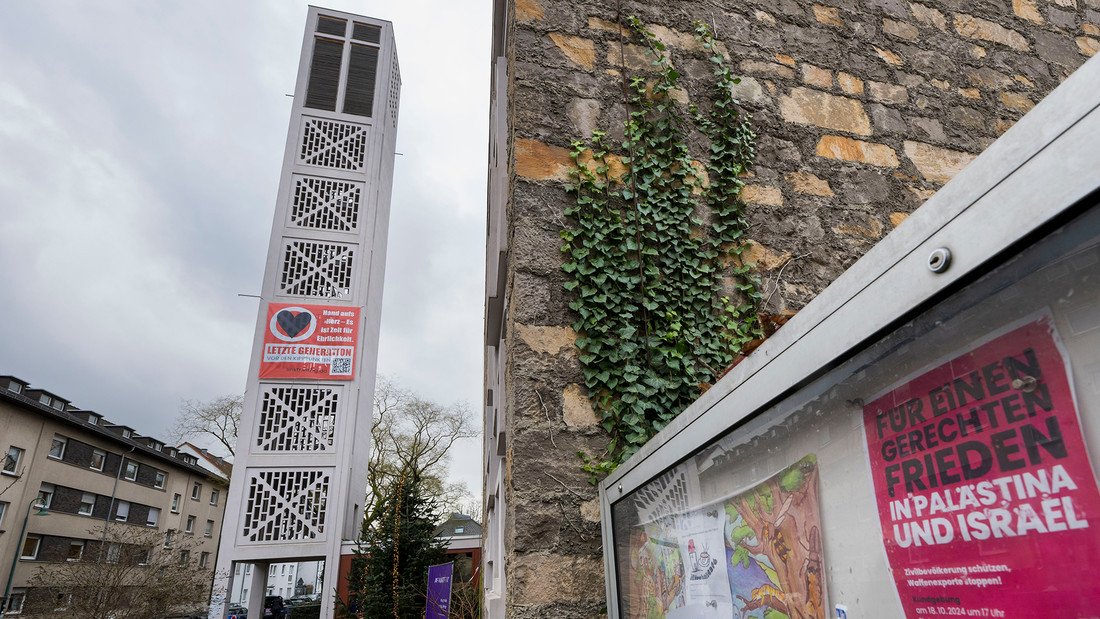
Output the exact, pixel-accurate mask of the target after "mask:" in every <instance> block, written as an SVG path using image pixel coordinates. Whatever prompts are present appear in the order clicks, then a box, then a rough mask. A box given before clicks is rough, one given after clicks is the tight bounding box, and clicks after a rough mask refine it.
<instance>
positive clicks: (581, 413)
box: [562, 383, 600, 428]
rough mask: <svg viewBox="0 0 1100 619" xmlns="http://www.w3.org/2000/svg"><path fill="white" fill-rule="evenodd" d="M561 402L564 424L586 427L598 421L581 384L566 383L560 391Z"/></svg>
mask: <svg viewBox="0 0 1100 619" xmlns="http://www.w3.org/2000/svg"><path fill="white" fill-rule="evenodd" d="M562 402H563V403H562V419H563V420H564V421H565V425H567V426H570V427H574V428H576V427H581V428H586V427H591V426H594V425H597V424H599V423H600V420H599V418H598V417H596V411H595V410H593V408H592V401H591V400H589V399H588V394H587V392H586V391H585V389H584V387H583V386H581V385H578V384H575V383H574V384H570V385H566V387H565V391H563V392H562Z"/></svg>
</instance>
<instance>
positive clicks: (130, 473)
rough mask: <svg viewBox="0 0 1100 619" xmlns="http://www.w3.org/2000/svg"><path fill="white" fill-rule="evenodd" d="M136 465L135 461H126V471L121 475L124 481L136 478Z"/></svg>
mask: <svg viewBox="0 0 1100 619" xmlns="http://www.w3.org/2000/svg"><path fill="white" fill-rule="evenodd" d="M137 472H138V465H137V462H127V463H126V472H125V473H124V474H123V475H122V478H123V479H125V480H126V481H134V480H135V479H137Z"/></svg>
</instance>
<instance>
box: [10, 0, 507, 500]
mask: <svg viewBox="0 0 1100 619" xmlns="http://www.w3.org/2000/svg"><path fill="white" fill-rule="evenodd" d="M325 6H326V7H328V8H333V9H338V10H343V11H348V12H353V13H359V14H363V15H368V16H371V17H376V18H379V19H386V20H389V21H392V22H393V23H394V31H395V36H396V39H397V50H398V57H399V59H400V64H401V74H402V82H403V84H402V91H401V112H400V126H399V128H398V140H397V151H398V152H399V153H404V155H403V156H399V157H397V162H396V171H395V176H394V185H393V202H392V207H391V220H390V232H389V256H388V259H387V261H388V264H387V272H386V284H385V299H384V302H383V313H382V336H381V350H380V352H379V371H380V372H381V373H382V374H384V375H386V376H388V377H389V378H391V379H393V380H395V381H396V382H398V383H400V384H402V385H404V386H407V387H410V388H412V389H413V390H415V391H417V392H419V393H420V394H421V395H423V396H424V397H427V398H429V399H433V400H436V401H438V402H443V403H450V402H454V401H458V400H465V401H467V402H468V403H469V404H470V405H471V408H472V409H473V410H475V411H478V410H480V407H481V386H482V373H481V367H482V345H481V341H482V302H483V291H484V247H485V178H486V171H485V170H486V142H487V128H486V127H487V118H488V90H489V60H490V57H489V56H490V48H489V46H490V36H491V6H490V2H489V0H459V1H454V0H451V1H442V0H431V1H429V0H399V1H394V0H388V1H375V0H362V1H359V2H348V1H336V0H333V1H331V2H327V3H325ZM306 9H307V3H305V2H298V1H293V2H292V1H289V0H271V1H269V2H259V1H248V2H246V1H238V2H225V1H222V0H177V1H172V2H169V1H163V2H161V1H150V0H130V1H124V0H104V1H98V2H87V1H61V0H50V1H48V2H46V1H41V0H4V1H3V2H0V307H2V308H3V309H2V319H0V324H2V325H3V328H2V329H0V374H12V375H15V376H18V377H20V378H22V379H24V380H27V381H29V382H30V383H32V385H33V386H34V387H39V388H43V389H46V390H49V391H52V392H54V393H56V394H57V395H60V396H62V397H65V398H68V399H70V400H72V401H73V403H74V404H75V405H77V406H80V407H81V408H85V409H91V410H95V411H96V412H99V413H100V414H103V415H105V416H106V417H107V418H108V419H110V420H112V421H114V422H117V423H123V424H126V425H130V426H132V427H133V428H135V429H136V430H137V431H138V432H140V433H142V434H145V435H150V436H158V437H162V436H164V434H165V433H166V430H167V429H168V428H169V427H170V426H171V423H172V421H173V419H174V417H175V414H176V412H177V410H178V409H179V405H180V402H181V401H182V400H185V399H197V400H209V399H212V398H214V397H216V396H219V395H222V394H229V393H241V392H243V391H244V387H245V381H246V375H247V372H248V363H249V354H250V348H251V345H252V336H253V329H254V321H255V319H256V311H257V303H258V301H257V300H256V299H252V298H245V297H238V296H237V295H238V293H245V294H257V293H258V292H259V290H260V284H261V280H262V278H263V267H264V261H265V256H266V252H267V244H268V238H269V234H270V231H271V222H272V215H273V212H274V207H275V197H276V196H275V194H276V190H277V189H278V181H279V172H280V170H281V165H282V158H283V147H284V145H285V140H286V132H287V126H288V122H289V117H290V107H291V99H290V98H289V97H287V96H286V95H287V94H288V93H292V92H293V90H294V80H295V76H296V74H297V69H298V67H297V64H298V56H299V52H300V47H301V42H302V33H303V29H304V27H305V18H306ZM479 446H480V440H477V441H471V442H470V444H469V445H466V446H463V448H461V449H459V450H457V451H459V452H460V457H459V458H456V459H455V461H454V464H455V466H454V478H455V479H457V480H461V481H465V482H467V483H468V484H469V486H470V489H471V490H472V491H473V492H475V493H480V490H481V481H480V480H481V477H480V473H479V472H480V468H481V467H480V448H479ZM463 454H464V455H465V457H462V455H463Z"/></svg>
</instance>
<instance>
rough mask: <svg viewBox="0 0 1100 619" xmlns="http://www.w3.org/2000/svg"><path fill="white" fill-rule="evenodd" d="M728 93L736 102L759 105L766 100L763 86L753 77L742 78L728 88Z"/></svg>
mask: <svg viewBox="0 0 1100 619" xmlns="http://www.w3.org/2000/svg"><path fill="white" fill-rule="evenodd" d="M730 92H731V93H733V97H734V98H735V99H737V100H738V101H750V102H752V103H757V104H759V103H763V102H764V101H765V100H767V96H765V95H764V86H762V85H761V84H760V82H759V81H757V79H756V78H754V77H742V78H741V82H740V83H738V84H734V85H733V86H731V87H730Z"/></svg>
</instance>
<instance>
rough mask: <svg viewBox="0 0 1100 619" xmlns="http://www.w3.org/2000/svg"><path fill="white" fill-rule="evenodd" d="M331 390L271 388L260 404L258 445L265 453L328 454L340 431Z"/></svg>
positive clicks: (319, 388)
mask: <svg viewBox="0 0 1100 619" xmlns="http://www.w3.org/2000/svg"><path fill="white" fill-rule="evenodd" d="M337 400H338V396H337V392H336V391H335V390H333V389H332V388H331V387H268V388H267V389H265V390H264V394H263V402H262V403H261V404H260V423H259V429H258V433H257V436H256V445H257V446H258V447H259V448H260V450H261V451H326V450H329V449H331V448H332V433H333V431H334V430H335V428H336V407H337Z"/></svg>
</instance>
